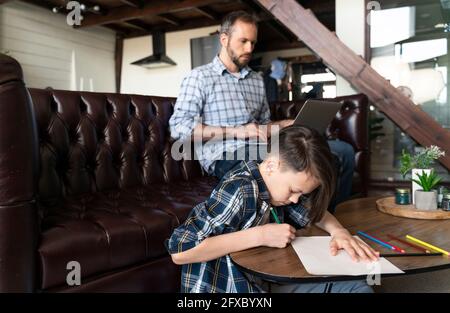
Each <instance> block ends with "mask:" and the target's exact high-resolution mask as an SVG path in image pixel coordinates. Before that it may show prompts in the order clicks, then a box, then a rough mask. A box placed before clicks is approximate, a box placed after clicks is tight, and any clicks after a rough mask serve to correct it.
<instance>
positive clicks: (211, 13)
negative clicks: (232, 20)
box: [195, 6, 222, 20]
mask: <svg viewBox="0 0 450 313" xmlns="http://www.w3.org/2000/svg"><path fill="white" fill-rule="evenodd" d="M195 10H196V11H197V12H199V13H200V14H202V15H204V16H206V17H207V18H210V19H212V20H221V19H222V18H221V17H220V16H219V14H218V13H217V12H215V11H213V10H211V9H210V8H208V7H205V6H203V7H197V8H195Z"/></svg>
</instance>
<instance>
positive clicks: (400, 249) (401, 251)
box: [371, 235, 405, 253]
mask: <svg viewBox="0 0 450 313" xmlns="http://www.w3.org/2000/svg"><path fill="white" fill-rule="evenodd" d="M371 236H372V237H373V238H375V239H377V240H379V241H381V242H384V243H385V244H387V245H389V246H392V248H393V249H392V250H395V251H397V252H400V253H405V250H403V249H402V248H400V247H397V246H394V245H393V244H392V243H389V242H386V241H384V240H381V239H380V238H377V237H375V236H374V235H371Z"/></svg>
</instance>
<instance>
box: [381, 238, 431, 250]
mask: <svg viewBox="0 0 450 313" xmlns="http://www.w3.org/2000/svg"><path fill="white" fill-rule="evenodd" d="M387 236H388V237H389V238H391V239H394V240H397V241H399V242H401V243H404V244H405V245H408V246H411V247H413V248H416V249H417V250H420V251H423V252H425V253H431V251H430V250H427V249H425V248H422V247H421V246H418V245H415V244H413V243H411V242H408V241H406V240H403V239H400V238H397V237H395V236H394V235H391V234H388V235H387Z"/></svg>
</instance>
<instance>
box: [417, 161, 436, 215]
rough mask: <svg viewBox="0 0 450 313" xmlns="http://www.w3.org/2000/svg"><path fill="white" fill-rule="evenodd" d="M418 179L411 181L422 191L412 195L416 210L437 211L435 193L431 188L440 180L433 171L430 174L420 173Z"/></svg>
mask: <svg viewBox="0 0 450 313" xmlns="http://www.w3.org/2000/svg"><path fill="white" fill-rule="evenodd" d="M417 177H418V179H413V181H414V182H415V183H416V184H418V185H419V186H420V187H422V189H419V190H416V192H415V193H414V198H415V205H416V208H417V209H418V210H427V211H429V210H437V192H436V190H433V187H434V186H436V185H437V184H439V182H440V181H441V178H440V177H438V175H437V174H436V172H435V171H434V169H432V170H431V171H430V173H429V174H428V173H426V172H422V174H418V175H417Z"/></svg>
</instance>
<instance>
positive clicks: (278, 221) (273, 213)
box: [270, 207, 281, 224]
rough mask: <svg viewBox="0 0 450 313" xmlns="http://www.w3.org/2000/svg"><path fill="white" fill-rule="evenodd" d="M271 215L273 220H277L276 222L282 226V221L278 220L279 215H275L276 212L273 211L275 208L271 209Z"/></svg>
mask: <svg viewBox="0 0 450 313" xmlns="http://www.w3.org/2000/svg"><path fill="white" fill-rule="evenodd" d="M270 213H272V216H273V218H274V219H275V222H277V224H281V222H280V220H279V219H278V216H277V214H276V213H275V211H274V210H273V208H272V207H271V208H270Z"/></svg>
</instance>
